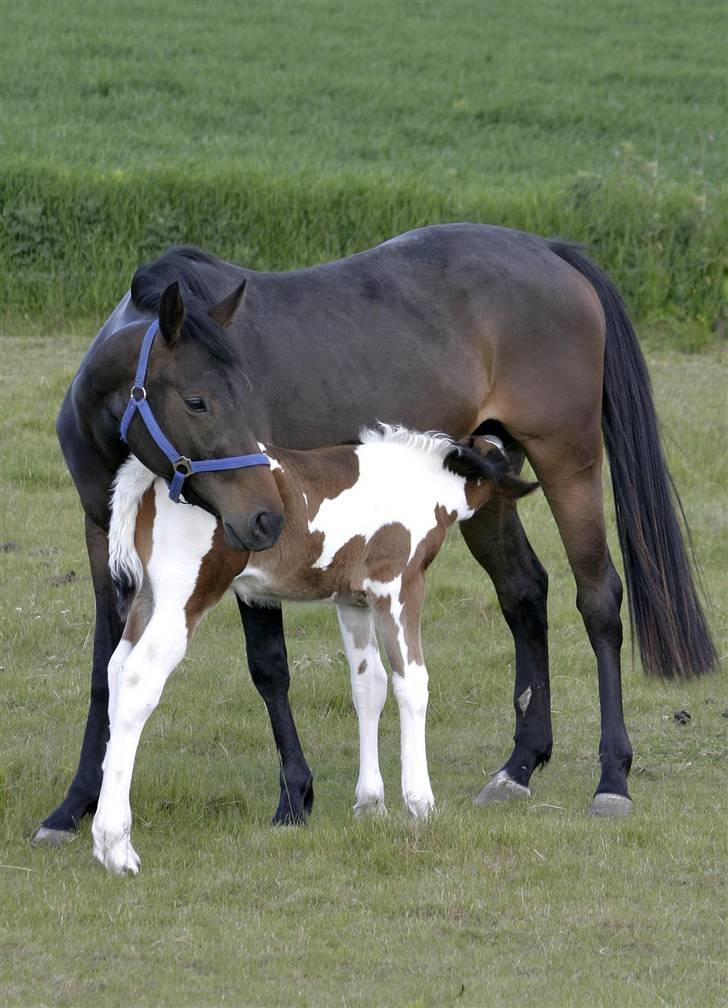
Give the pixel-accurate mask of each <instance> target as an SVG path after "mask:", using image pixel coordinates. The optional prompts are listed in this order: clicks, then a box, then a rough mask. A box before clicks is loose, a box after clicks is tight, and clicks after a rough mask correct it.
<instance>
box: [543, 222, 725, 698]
mask: <svg viewBox="0 0 728 1008" xmlns="http://www.w3.org/2000/svg"><path fill="white" fill-rule="evenodd" d="M549 244H550V248H551V250H552V251H553V252H555V253H556V255H558V256H559V257H560V258H561V259H563V260H564V261H565V262H567V263H568V264H569V265H570V266H573V267H574V269H576V270H578V271H579V273H581V274H582V275H583V276H584V277H586V279H587V280H588V281H589V282H590V283H591V285H592V287H593V288H594V290H595V291H596V293H597V295H598V296H599V300H600V301H601V303H602V308H603V309H604V315H605V318H606V322H607V337H606V346H605V352H604V395H603V404H602V431H603V434H604V442H605V444H606V447H607V453H608V455H609V464H610V469H611V473H612V487H613V490H614V501H615V509H616V515H617V530H618V532H619V543H620V546H621V548H622V557H623V560H624V572H625V576H626V580H627V593H628V597H629V613H630V620H631V624H632V628H633V630H634V631H635V632H636V636H637V640H638V642H639V648H640V654H641V656H642V665H643V667H644V669H645V671H646V672H648V673H650V674H651V675H657V676H663V677H665V678H668V679H672V678H680V679H689V678H691V677H692V676H698V675H702V674H703V673H704V672H708V671H710V670H711V669H713V668H715V666H716V664H717V661H718V656H717V653H716V650H715V646H714V645H713V641H712V639H711V636H710V630H709V629H708V624H707V621H706V619H705V614H704V613H703V610H702V607H701V605H700V600H699V598H698V594H697V591H696V588H695V583H694V581H693V575H692V572H691V570H690V563H689V561H688V556H687V552H686V550H685V544H684V542H683V537H682V534H681V529H680V522H679V521H678V515H677V512H678V511H679V513H680V515H681V516H682V520H683V522H684V524H685V530H686V533H687V538H688V542H690V548H691V552H692V542H691V541H690V530H689V528H688V524H687V521H686V519H685V512H684V511H683V508H682V504H681V503H680V498H679V497H678V494H677V491H676V489H675V485H674V483H673V481H672V477H671V476H670V473H669V471H668V468H667V465H666V463H665V458H664V455H663V453H662V446H661V444H660V436H659V432H658V421H657V415H656V413H655V406H654V402H653V400H652V388H651V384H650V377H649V374H648V372H647V366H646V364H645V360H644V357H643V356H642V351H641V350H640V346H639V343H638V341H637V336H636V334H635V331H634V329H633V328H632V323H631V322H630V319H629V316H628V314H627V309H626V308H625V305H624V302H623V301H622V298H621V297H620V295H619V293H618V292H617V289H616V288H615V286H614V285H613V284H612V282H611V281H610V279H609V278H608V277H607V275H606V274H605V273H603V272H602V271H601V270H600V269H599V268H598V267H597V266H595V265H594V263H592V262H590V261H589V260H588V259H587V258H586V257H585V256H583V255H582V254H581V253H580V252H579V251H578V250H577V249H575V248H574V247H572V246H569V245H562V244H560V243H558V242H550V243H549ZM693 556H694V554H693Z"/></svg>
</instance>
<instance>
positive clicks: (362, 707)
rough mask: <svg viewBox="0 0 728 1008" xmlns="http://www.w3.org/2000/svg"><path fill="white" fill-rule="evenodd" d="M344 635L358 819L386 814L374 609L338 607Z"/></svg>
mask: <svg viewBox="0 0 728 1008" xmlns="http://www.w3.org/2000/svg"><path fill="white" fill-rule="evenodd" d="M336 612H337V614H338V617H339V626H340V627H341V636H342V639H343V641H344V650H345V651H346V657H347V659H348V661H349V669H350V672H351V695H352V698H353V700H354V707H355V708H356V713H357V717H358V719H359V779H358V780H357V783H356V791H355V792H354V795H355V798H356V802H355V804H354V814H355V815H357V816H363V815H367V814H369V813H374V814H377V815H384V814H385V812H386V809H385V807H384V781H383V780H382V775H381V773H380V771H379V738H378V736H379V715H380V714H381V713H382V708H383V707H384V701H385V700H386V699H387V673H386V671H385V669H384V666H383V665H382V659H381V658H380V656H379V648H378V647H377V637H376V633H375V630H374V616H373V614H372V611H371V609H361V608H355V607H354V606H342V605H337V607H336Z"/></svg>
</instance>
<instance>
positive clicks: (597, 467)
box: [529, 430, 632, 815]
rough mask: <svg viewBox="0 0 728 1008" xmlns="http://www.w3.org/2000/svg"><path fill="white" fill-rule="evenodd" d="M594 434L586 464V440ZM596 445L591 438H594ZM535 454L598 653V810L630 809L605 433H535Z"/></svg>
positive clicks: (594, 808)
mask: <svg viewBox="0 0 728 1008" xmlns="http://www.w3.org/2000/svg"><path fill="white" fill-rule="evenodd" d="M588 440H590V441H591V450H590V451H589V455H588V457H589V458H590V461H589V462H588V463H587V464H585V459H584V452H585V442H586V441H588ZM587 448H588V446H587ZM529 459H530V461H531V464H532V465H533V467H534V469H535V471H536V474H537V476H538V478H539V480H540V481H541V485H542V487H543V490H544V493H545V494H546V497H547V498H548V501H549V504H550V506H551V510H552V512H553V515H554V518H555V519H556V523H557V525H558V527H559V532H560V534H561V539H562V541H563V543H564V547H565V549H566V553H567V556H568V558H569V564H570V565H571V569H572V571H573V573H574V578H575V580H576V604H577V607H578V609H579V611H580V613H581V615H582V618H583V620H584V625H585V627H586V631H587V634H588V635H589V640H590V642H591V645H592V648H593V650H594V654H595V655H596V659H597V675H598V679H599V706H600V712H601V738H600V743H599V758H600V761H601V776H600V778H599V784H598V786H597V789H596V794H595V797H594V801H593V803H592V808H591V812H592V814H593V815H626V814H627V813H628V812H629V811H630V810H631V808H632V802H631V800H630V797H629V792H628V790H627V775H628V774H629V770H630V766H631V764H632V747H631V745H630V742H629V737H628V735H627V729H626V727H625V724H624V714H623V710H622V679H621V668H620V650H621V647H622V621H621V618H620V606H621V603H622V582H621V581H620V579H619V575H618V574H617V572H616V570H615V568H614V564H613V563H612V559H611V557H610V555H609V549H608V547H607V537H606V529H605V522H604V508H603V500H602V444H601V433H600V431H598V430H594V431H593V432H592V436H591V438H589V436H588V432H583V433H582V439H581V447H580V452H579V454H578V455H577V454H575V453H574V452H573V451H572V450H570V445H569V444H568V443H566V442H564V441H559V442H556V441H555V440H554V439H549V440H548V441H534V442H533V443H532V444H531V445H529Z"/></svg>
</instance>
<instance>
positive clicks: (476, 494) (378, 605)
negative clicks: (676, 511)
mask: <svg viewBox="0 0 728 1008" xmlns="http://www.w3.org/2000/svg"><path fill="white" fill-rule="evenodd" d="M361 441H362V443H361V444H359V445H342V446H337V447H331V448H322V449H318V450H315V451H306V452H299V451H283V450H277V449H274V450H271V449H268V448H263V446H261V450H265V452H266V453H267V455H268V456H269V458H270V461H271V467H272V470H273V474H274V477H275V480H276V483H277V486H278V491H279V493H280V496H281V499H282V501H283V504H284V508H285V526H284V530H283V533H282V534H281V536H280V538H279V540H278V542H277V543H276V544H275V545H274V546H273V547H272V548H270V549H267V550H264V551H262V552H259V553H246V552H241V551H239V550H233V549H231V548H230V547H229V546H228V545H227V543H226V542H225V538H224V535H223V532H222V528H221V526H220V523H219V522H218V521H217V520H216V519H215V518H214V517H213V516H212V515H210V514H209V513H208V512H206V511H204V510H202V509H201V508H198V507H193V506H191V505H187V504H175V503H172V502H171V501H170V500H169V499H168V495H167V486H166V484H165V482H164V481H163V480H161V479H159V478H156V477H155V476H154V475H153V474H152V473H151V472H149V470H147V469H146V468H145V467H144V466H143V465H142V464H141V463H140V462H139V461H138V460H137V459H135V458H134V457H133V456H132V457H131V458H129V459H128V460H127V461H126V462H125V464H124V465H123V466H122V468H121V469H120V470H119V473H118V476H117V479H116V482H115V487H114V494H113V504H112V519H111V527H110V534H109V538H110V557H111V559H110V563H111V569H112V574H113V575H114V578H115V580H116V581H117V583H126V584H129V582H131V584H132V586H133V588H134V591H135V592H136V594H135V595H134V598H133V602H132V604H131V608H130V610H129V614H128V617H127V620H126V627H125V630H124V634H123V637H122V639H121V642H120V643H119V646H118V647H117V649H116V651H115V652H114V655H113V656H112V658H111V661H110V663H109V721H110V726H111V732H110V738H109V744H108V748H107V751H106V758H105V760H104V765H103V770H104V776H103V785H102V788H101V795H100V798H99V803H98V809H97V812H96V816H95V818H94V822H93V838H94V855H95V856H96V857H97V858H98V860H99V861H101V862H102V863H103V864H104V865H105V866H106V867H107V868H108V869H109V870H110V871H112V872H118V873H123V872H132V873H136V872H137V871H138V869H139V858H138V856H137V854H136V852H135V851H134V848H133V847H132V845H131V838H130V833H131V809H130V805H129V789H130V785H131V778H132V772H133V767H134V758H135V754H136V749H137V745H138V743H139V738H140V736H141V732H142V729H143V727H144V724H145V723H146V721H147V719H148V717H149V715H150V714H151V713H152V711H153V710H154V708H155V707H156V706H157V703H158V701H159V698H160V696H161V693H162V689H163V687H164V683H165V682H166V680H167V677H168V676H169V674H170V673H171V672H172V670H173V669H174V668H175V666H176V665H177V664H178V663H179V662H180V661H181V659H182V657H183V656H184V654H185V652H186V650H187V645H188V642H189V640H190V638H191V636H192V633H193V631H194V629H195V627H196V626H197V624H198V623H199V621H200V620H201V618H202V617H203V616H204V615H205V613H206V612H207V611H208V610H209V609H211V608H212V607H213V606H214V605H216V603H217V602H218V601H219V600H220V598H221V597H222V596H223V595H224V594H225V592H226V591H227V589H228V588H229V587H231V586H232V588H233V590H234V591H235V592H236V594H238V595H239V596H240V597H242V598H243V599H245V601H246V602H253V603H258V604H261V605H277V604H280V603H281V602H282V601H284V600H293V601H298V602H305V601H331V602H334V603H335V605H336V608H337V612H338V616H339V624H340V626H341V634H342V637H343V640H344V648H345V651H346V656H347V659H348V661H349V667H350V670H351V683H352V691H353V697H354V706H355V708H356V712H357V715H358V719H359V756H360V765H359V779H358V782H357V785H356V792H355V794H356V804H355V806H354V809H355V812H356V813H357V814H363V813H365V812H368V811H384V785H383V782H382V777H381V774H380V771H379V759H378V745H377V734H378V724H379V715H380V713H381V710H382V707H383V706H384V701H385V697H386V691H387V675H386V672H385V670H384V667H383V665H382V661H381V658H380V655H379V649H378V646H377V636H376V631H377V630H378V631H379V635H380V637H381V640H382V642H383V644H384V648H385V651H386V653H387V658H388V660H389V664H390V666H391V670H392V675H393V685H394V693H395V696H396V698H397V703H398V706H399V715H400V731H401V761H402V794H403V796H404V802H405V805H406V807H407V809H408V810H409V812H410V813H411V814H412V815H413V816H425V815H427V813H428V812H429V811H430V809H431V808H432V806H433V801H434V799H433V796H432V789H431V787H430V780H429V776H428V771H427V756H426V750H425V712H426V708H427V698H428V689H427V671H426V669H425V664H424V660H423V657H422V643H421V637H420V616H421V611H422V603H423V599H424V574H425V570H426V568H427V567H428V565H429V564H430V562H431V561H432V560H433V559H434V557H435V555H436V554H437V552H438V550H439V549H440V546H441V545H442V542H443V539H444V537H445V533H446V531H447V529H448V527H449V526H450V525H452V524H453V522H455V521H462V520H463V519H466V518H469V517H471V516H472V515H473V514H474V513H475V511H477V510H478V508H480V507H482V506H483V504H485V503H486V501H487V500H488V499H489V498H490V497H491V495H492V494H493V493H499V494H504V495H506V496H508V497H510V498H516V497H520V496H522V495H523V494H525V493H528V492H529V491H530V490H532V489H534V488H535V487H536V486H537V484H535V483H526V482H524V481H523V480H521V479H519V478H518V477H517V476H514V475H513V474H512V473H511V472H510V471H509V468H508V460H507V457H506V456H505V454H503V452H502V451H501V447H500V445H499V444H497V443H495V442H496V441H497V439H487V438H483V437H480V438H469V439H467V440H466V441H464V442H461V443H454V442H453V441H452V440H451V439H450V438H448V437H446V436H444V435H432V434H414V433H412V432H410V431H407V430H404V429H401V428H392V427H386V426H382V428H381V429H380V430H377V431H371V430H369V431H363V432H362V436H361Z"/></svg>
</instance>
